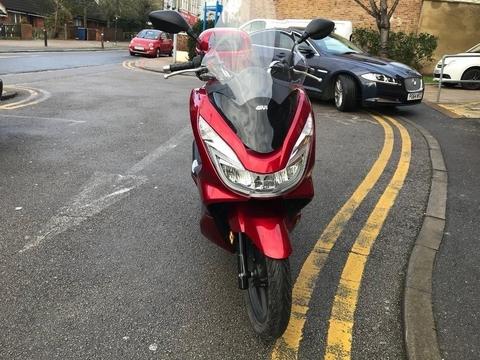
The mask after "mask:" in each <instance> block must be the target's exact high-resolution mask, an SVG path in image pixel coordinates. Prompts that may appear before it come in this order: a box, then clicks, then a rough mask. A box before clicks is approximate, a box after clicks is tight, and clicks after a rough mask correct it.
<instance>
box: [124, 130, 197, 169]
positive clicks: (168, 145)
mask: <svg viewBox="0 0 480 360" xmlns="http://www.w3.org/2000/svg"><path fill="white" fill-rule="evenodd" d="M190 131H191V130H190V128H189V127H186V128H183V129H182V130H180V131H179V132H178V133H177V134H176V135H174V136H173V137H172V138H170V140H168V141H167V142H165V143H163V144H162V145H160V146H159V147H158V148H156V149H155V150H154V151H153V152H151V153H150V154H148V155H147V156H145V157H144V158H143V159H142V160H140V161H139V162H138V163H136V164H135V165H134V166H132V167H131V168H130V169H129V170H127V174H137V173H139V172H141V171H142V170H143V169H145V168H146V167H147V166H149V165H150V164H152V163H154V162H155V161H157V160H158V159H159V158H161V157H162V156H163V155H165V154H166V153H167V152H169V151H170V150H173V149H175V148H176V147H177V146H178V145H179V144H180V140H181V139H182V138H183V137H184V136H186V135H187V134H189V133H190Z"/></svg>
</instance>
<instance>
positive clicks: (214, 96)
mask: <svg viewBox="0 0 480 360" xmlns="http://www.w3.org/2000/svg"><path fill="white" fill-rule="evenodd" d="M232 18H234V17H232ZM150 21H151V22H152V24H153V26H154V27H155V28H157V29H159V30H162V31H165V32H168V33H179V32H186V33H187V34H188V35H189V36H191V37H192V38H193V39H195V41H196V44H197V45H196V50H197V54H198V55H197V56H196V57H195V58H194V59H193V60H192V61H189V62H187V63H182V64H172V65H168V66H166V67H165V72H167V73H169V74H168V75H165V78H170V77H172V76H175V75H180V74H185V73H193V74H195V75H196V76H197V77H198V78H199V79H201V80H203V81H205V85H204V86H202V87H200V88H198V89H194V90H193V91H192V92H191V95H190V121H191V126H192V130H193V135H194V138H195V140H194V142H193V149H192V157H193V159H192V170H191V172H192V177H193V180H194V182H195V184H196V185H197V187H198V191H199V193H200V198H201V201H202V204H203V210H202V215H201V220H200V228H201V232H202V234H203V235H204V236H205V237H207V238H208V239H209V240H211V241H212V242H214V243H215V244H217V245H218V246H221V247H222V248H224V249H226V250H227V251H229V252H231V253H236V254H237V257H238V274H237V278H238V286H239V288H240V289H242V290H245V300H246V307H247V312H248V315H249V318H250V321H251V323H252V325H253V328H254V330H255V331H256V332H257V333H258V334H259V335H260V336H261V337H262V338H264V339H266V340H269V341H272V340H274V339H276V338H278V337H280V336H281V335H282V334H283V332H284V331H285V329H286V327H287V325H288V322H289V319H290V311H291V302H292V279H291V275H290V265H289V256H290V254H291V253H292V246H291V243H290V236H289V233H290V232H291V231H292V230H293V229H294V227H295V225H296V224H297V222H298V220H299V219H300V211H301V209H302V208H303V207H305V206H306V205H307V204H308V203H309V202H310V201H311V200H312V198H313V195H314V189H313V183H312V170H313V166H314V162H315V120H314V115H313V112H312V106H311V103H310V101H309V99H308V97H307V95H306V93H305V91H304V89H303V87H302V82H303V80H304V78H305V77H306V76H310V77H313V78H315V79H316V80H318V81H321V79H318V78H317V77H315V76H314V75H313V74H310V73H309V72H308V70H307V67H306V66H305V63H304V59H303V57H302V56H301V54H299V53H298V52H296V51H295V48H296V46H297V45H299V44H300V43H302V42H305V41H306V40H307V39H309V38H313V39H321V38H323V37H325V36H327V35H328V34H330V33H331V32H332V30H333V28H334V24H333V22H331V21H329V20H323V19H316V20H313V21H312V22H311V23H310V24H309V25H308V27H307V28H306V29H305V32H304V33H303V36H302V37H300V38H294V37H293V35H291V34H289V33H288V32H285V34H286V35H288V36H289V37H290V38H291V43H292V49H291V51H290V53H289V55H288V56H286V57H284V58H283V59H281V58H278V57H276V56H275V54H276V53H275V51H276V50H275V46H274V45H275V44H273V43H272V46H271V47H268V46H255V45H254V44H252V41H251V37H250V35H249V34H247V33H246V32H244V31H241V30H238V29H235V28H231V27H230V28H229V27H216V28H214V29H209V30H206V31H204V32H203V33H202V34H201V35H200V36H197V35H195V33H194V32H193V30H192V28H191V27H190V26H189V25H188V24H187V22H186V21H185V19H184V18H183V17H182V16H181V15H180V14H179V13H178V12H175V11H168V10H165V11H155V12H152V13H151V14H150ZM223 25H224V26H225V25H226V24H223Z"/></svg>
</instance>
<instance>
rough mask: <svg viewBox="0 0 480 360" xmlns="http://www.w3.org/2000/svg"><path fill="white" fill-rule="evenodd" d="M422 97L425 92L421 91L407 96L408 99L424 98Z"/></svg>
mask: <svg viewBox="0 0 480 360" xmlns="http://www.w3.org/2000/svg"><path fill="white" fill-rule="evenodd" d="M422 98H423V93H422V92H421V91H419V92H414V93H410V94H408V96H407V100H408V101H414V100H422Z"/></svg>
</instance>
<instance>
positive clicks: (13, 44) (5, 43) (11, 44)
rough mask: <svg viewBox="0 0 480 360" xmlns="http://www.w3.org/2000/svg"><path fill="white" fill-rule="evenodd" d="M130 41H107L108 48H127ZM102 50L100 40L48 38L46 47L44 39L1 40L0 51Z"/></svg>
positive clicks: (106, 46)
mask: <svg viewBox="0 0 480 360" xmlns="http://www.w3.org/2000/svg"><path fill="white" fill-rule="evenodd" d="M128 44H129V43H128V42H118V43H117V45H115V44H114V43H113V42H105V43H104V45H105V49H106V50H115V49H127V48H128ZM86 50H102V46H101V43H100V41H81V40H48V47H45V44H44V42H43V40H0V53H12V52H39V51H86Z"/></svg>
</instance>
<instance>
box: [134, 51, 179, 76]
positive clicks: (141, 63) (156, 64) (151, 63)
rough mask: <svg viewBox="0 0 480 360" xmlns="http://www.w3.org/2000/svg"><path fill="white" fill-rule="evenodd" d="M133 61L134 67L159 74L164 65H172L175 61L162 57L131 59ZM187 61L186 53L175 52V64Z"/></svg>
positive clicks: (168, 57)
mask: <svg viewBox="0 0 480 360" xmlns="http://www.w3.org/2000/svg"><path fill="white" fill-rule="evenodd" d="M132 59H136V60H135V65H134V66H135V67H137V68H140V69H143V70H148V71H153V72H161V73H163V67H164V66H165V65H169V64H173V63H174V62H175V61H174V59H173V57H170V56H162V57H159V58H155V59H151V58H145V57H141V58H132ZM186 61H188V53H187V52H186V51H177V61H176V62H177V63H179V62H186Z"/></svg>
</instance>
